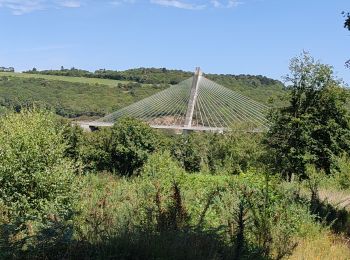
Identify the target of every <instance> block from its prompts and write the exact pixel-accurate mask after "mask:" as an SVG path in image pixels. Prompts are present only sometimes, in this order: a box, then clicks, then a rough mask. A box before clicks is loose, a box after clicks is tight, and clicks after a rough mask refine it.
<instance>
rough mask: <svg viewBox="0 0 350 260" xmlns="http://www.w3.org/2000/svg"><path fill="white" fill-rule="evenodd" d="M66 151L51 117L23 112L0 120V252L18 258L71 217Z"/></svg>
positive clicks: (71, 187) (70, 168)
mask: <svg viewBox="0 0 350 260" xmlns="http://www.w3.org/2000/svg"><path fill="white" fill-rule="evenodd" d="M65 151H66V143H65V142H64V140H63V137H62V131H61V130H60V129H59V128H57V122H56V118H55V117H54V116H53V115H52V114H50V113H46V112H41V111H22V112H20V113H19V114H8V115H6V116H4V117H2V118H1V119H0V187H1V189H0V208H2V211H4V212H5V213H4V214H5V215H6V216H4V215H3V216H2V217H1V219H0V237H1V239H0V251H3V252H4V253H5V254H7V253H8V254H12V257H14V255H16V254H15V252H16V251H17V250H19V253H18V254H19V255H21V254H22V253H23V252H22V250H27V249H28V248H29V247H30V246H32V243H34V241H36V242H35V243H39V241H38V240H40V238H39V237H36V238H35V236H36V234H39V233H40V232H41V231H42V230H44V229H45V228H46V227H48V226H50V225H51V224H50V223H61V222H64V221H65V220H67V219H68V218H69V217H70V215H71V213H72V207H73V203H74V198H75V192H74V187H76V185H75V175H74V167H73V166H72V163H71V161H70V160H68V159H66V158H65ZM0 210H1V209H0ZM38 232H39V233H38ZM46 238H47V236H46ZM1 240H2V241H1ZM4 247H5V249H6V250H3V248H4ZM1 257H5V256H4V255H1V254H0V258H1Z"/></svg>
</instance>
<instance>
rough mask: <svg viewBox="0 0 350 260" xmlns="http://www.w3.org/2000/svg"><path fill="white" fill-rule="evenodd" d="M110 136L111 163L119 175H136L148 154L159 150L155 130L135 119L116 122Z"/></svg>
mask: <svg viewBox="0 0 350 260" xmlns="http://www.w3.org/2000/svg"><path fill="white" fill-rule="evenodd" d="M111 135H112V136H111V151H110V152H111V163H112V165H113V166H114V167H115V169H117V171H118V172H119V173H120V174H121V175H127V176H130V175H132V174H133V173H136V172H137V171H138V170H139V169H140V168H141V167H142V166H143V164H144V163H145V162H146V161H147V158H148V156H149V154H151V153H153V152H154V151H156V150H157V148H159V142H160V140H159V137H158V134H157V133H156V132H155V130H153V129H152V128H151V127H150V126H148V125H147V124H146V123H144V122H141V121H138V120H136V119H132V118H123V119H121V120H119V121H117V122H116V123H115V125H114V126H113V128H112V133H111Z"/></svg>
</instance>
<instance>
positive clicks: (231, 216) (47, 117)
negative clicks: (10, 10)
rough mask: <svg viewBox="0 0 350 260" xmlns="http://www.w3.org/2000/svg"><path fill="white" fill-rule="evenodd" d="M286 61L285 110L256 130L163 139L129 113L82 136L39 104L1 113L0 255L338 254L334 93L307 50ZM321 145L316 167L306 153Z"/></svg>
mask: <svg viewBox="0 0 350 260" xmlns="http://www.w3.org/2000/svg"><path fill="white" fill-rule="evenodd" d="M292 65H293V66H292V67H291V69H292V75H293V76H292V77H291V80H292V83H293V84H292V85H291V86H290V89H291V92H290V96H289V102H290V105H289V106H288V107H286V108H282V109H277V110H276V111H273V112H272V116H271V118H272V119H271V120H272V128H271V130H270V131H269V132H268V133H266V134H265V133H247V132H244V131H242V129H244V126H237V127H238V128H237V129H232V131H230V132H226V133H225V134H214V133H192V134H187V135H175V136H174V135H169V134H166V133H164V132H160V131H157V130H154V129H151V128H150V127H149V126H148V125H147V124H146V123H143V122H139V121H137V120H135V119H132V118H123V119H121V120H120V121H118V122H117V123H116V124H115V125H114V126H113V127H112V128H106V129H101V130H100V131H96V132H92V133H86V132H83V131H82V130H81V129H80V128H78V127H73V126H71V125H70V124H69V123H68V121H66V120H65V119H62V118H59V117H57V116H55V115H54V114H53V113H52V112H47V111H44V110H42V109H37V108H34V109H30V110H28V109H21V111H19V112H9V113H7V114H6V115H4V116H2V117H1V122H0V123H1V124H0V162H1V163H0V185H1V187H2V189H1V191H0V194H1V196H0V258H1V259H303V258H304V259H305V258H307V259H349V258H350V253H349V248H348V245H347V244H346V242H344V241H345V239H346V238H348V237H349V236H350V214H349V212H348V211H347V210H348V209H346V208H343V207H340V206H339V205H340V204H339V203H338V202H339V200H337V198H334V196H333V197H329V201H326V200H324V199H323V198H324V196H325V194H327V193H328V194H332V195H334V194H336V192H340V191H342V192H344V193H347V194H349V193H350V171H349V166H350V158H349V150H348V149H347V147H342V150H339V149H340V148H339V147H337V146H339V143H338V142H337V141H338V140H336V139H337V138H339V136H338V132H339V131H340V132H347V131H349V129H350V128H349V118H348V112H347V111H346V110H344V109H343V108H342V105H343V103H344V100H343V96H342V95H338V93H339V92H341V91H342V88H341V85H340V83H339V82H338V81H336V80H334V78H333V75H332V71H331V68H330V67H328V66H325V65H322V64H319V63H317V62H315V61H313V60H312V59H311V58H310V57H308V56H307V55H306V56H302V57H301V58H300V59H296V60H294V61H293V63H292ZM294 72H298V73H294ZM321 72H322V73H321ZM320 73H321V74H320ZM299 76H300V77H299ZM311 96H312V97H313V98H311V100H312V102H309V101H310V97H311ZM325 101H327V102H326V103H327V105H328V106H329V108H330V109H329V110H327V112H328V113H329V114H325V115H324V117H322V118H321V119H320V120H324V122H325V125H324V126H323V125H322V126H321V125H320V124H319V122H318V121H317V120H315V119H314V117H316V116H317V115H318V114H317V113H319V111H317V109H314V108H318V109H319V108H320V107H321V106H324V105H325V104H324V102H325ZM296 104H297V106H296ZM296 109H297V110H296ZM332 118H333V119H332ZM322 122H323V121H322ZM293 124H299V125H300V126H302V127H290V125H293ZM328 124H331V125H330V126H329V125H328ZM327 126H329V127H327ZM241 127H242V128H241ZM313 131H321V132H322V135H320V136H319V137H322V138H316V137H315V135H314V134H313ZM287 132H288V133H289V135H287V134H286V133H287ZM280 137H283V139H282V138H281V139H279V138H280ZM326 137H327V138H326ZM305 139H306V140H307V144H308V145H309V146H310V144H312V145H311V147H312V149H311V150H308V149H306V148H305V149H302V150H301V152H300V151H298V152H300V153H298V154H296V153H295V150H296V147H295V143H302V142H304V140H305ZM271 140H272V142H269V141H271ZM276 140H283V143H281V147H282V148H283V149H280V150H278V149H277V148H278V147H276V145H275V143H276V142H277V141H276ZM329 140H332V142H334V143H332V144H331V145H330V147H329V149H330V150H329V154H327V155H329V156H330V159H332V163H331V164H327V165H326V166H327V167H329V172H327V171H325V170H327V169H328V168H326V167H324V165H323V164H320V162H319V161H318V159H320V158H317V156H315V155H319V154H318V153H313V152H314V151H323V149H324V147H325V146H326V145H328V141H329ZM339 141H342V140H339ZM295 154H296V156H295ZM276 158H286V159H285V160H276ZM306 159H307V160H306ZM297 161H299V163H298V162H297ZM326 162H328V161H326ZM295 165H303V167H302V168H299V167H295ZM284 170H285V171H284ZM285 172H288V173H293V174H294V176H295V178H294V179H293V180H291V178H290V174H285ZM326 172H327V173H328V175H327V174H326ZM327 197H328V196H327ZM342 200H343V199H342V198H341V199H340V201H342ZM337 205H338V206H337ZM345 206H346V205H345ZM343 239H344V240H343Z"/></svg>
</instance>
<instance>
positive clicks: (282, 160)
mask: <svg viewBox="0 0 350 260" xmlns="http://www.w3.org/2000/svg"><path fill="white" fill-rule="evenodd" d="M290 71H291V75H290V76H287V81H288V82H290V83H291V86H290V87H289V88H290V90H291V92H290V100H289V101H290V104H289V105H288V106H287V107H284V108H282V109H279V110H277V111H274V112H273V113H272V116H271V121H272V126H271V128H270V130H269V132H268V133H267V135H266V139H265V142H266V144H267V145H268V147H269V148H270V149H269V156H270V160H271V162H272V164H273V165H274V168H275V170H276V171H278V172H281V173H282V174H283V175H284V176H285V177H286V178H290V177H291V176H292V174H298V175H301V176H304V174H305V166H306V164H307V163H312V164H315V166H316V167H317V168H318V169H322V170H324V171H325V172H326V173H330V172H331V170H332V169H334V168H335V166H336V165H335V161H336V156H338V155H340V154H341V153H343V152H346V153H349V151H350V150H349V149H350V143H349V140H350V139H349V138H350V126H349V114H348V112H347V110H346V109H345V104H346V100H347V91H346V90H345V89H344V88H342V87H341V83H340V82H339V81H338V80H336V79H335V78H334V76H333V71H332V67H330V66H328V65H323V64H320V63H319V62H316V61H315V60H314V59H313V58H312V57H310V55H309V54H307V53H303V55H301V56H300V57H297V58H294V59H293V60H292V61H291V64H290Z"/></svg>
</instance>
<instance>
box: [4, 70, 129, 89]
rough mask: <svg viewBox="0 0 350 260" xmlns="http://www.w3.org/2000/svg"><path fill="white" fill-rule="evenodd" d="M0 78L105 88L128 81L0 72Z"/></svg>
mask: <svg viewBox="0 0 350 260" xmlns="http://www.w3.org/2000/svg"><path fill="white" fill-rule="evenodd" d="M1 76H11V77H20V78H35V79H46V80H60V81H66V82H71V83H84V84H102V85H107V86H112V87H116V86H118V84H119V83H122V84H126V83H129V82H130V81H123V80H113V79H98V78H84V77H66V76H53V75H42V74H28V73H18V72H0V77H1Z"/></svg>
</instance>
